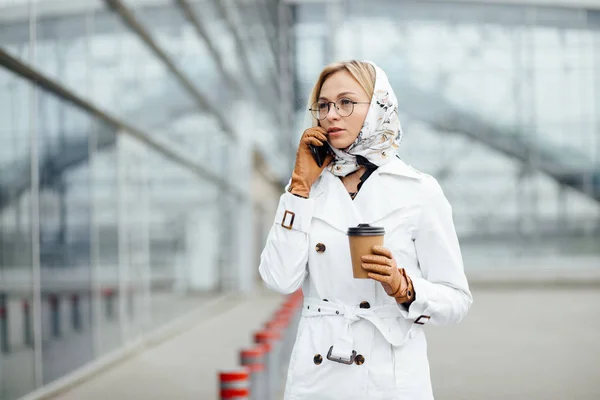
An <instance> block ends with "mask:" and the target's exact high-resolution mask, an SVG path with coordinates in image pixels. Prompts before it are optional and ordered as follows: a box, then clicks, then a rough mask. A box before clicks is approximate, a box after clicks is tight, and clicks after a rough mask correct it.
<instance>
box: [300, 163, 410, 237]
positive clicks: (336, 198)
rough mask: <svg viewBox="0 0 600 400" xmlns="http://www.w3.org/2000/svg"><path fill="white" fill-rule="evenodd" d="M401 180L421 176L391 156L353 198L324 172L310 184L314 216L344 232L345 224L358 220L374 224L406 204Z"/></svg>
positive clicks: (330, 174)
mask: <svg viewBox="0 0 600 400" xmlns="http://www.w3.org/2000/svg"><path fill="white" fill-rule="evenodd" d="M403 179H410V180H417V181H419V180H420V179H421V174H420V173H419V172H417V171H416V170H414V169H412V168H411V167H409V166H407V165H406V164H405V163H404V162H403V161H401V160H400V159H397V158H394V159H393V160H392V161H390V162H389V163H387V164H385V165H383V166H381V167H379V168H378V169H377V170H376V171H375V172H374V173H373V174H372V175H371V176H370V177H369V179H367V181H366V182H365V183H364V184H363V186H362V187H361V189H360V192H359V193H358V195H357V196H356V198H355V199H354V200H352V199H351V198H350V196H349V195H348V193H347V191H346V189H345V188H344V185H343V184H342V182H341V181H340V180H339V178H338V177H337V176H335V175H333V174H332V173H331V172H329V171H328V170H325V171H323V174H322V175H321V177H320V178H319V182H318V184H316V185H315V186H313V191H312V192H311V197H313V198H315V200H316V202H315V211H314V214H313V217H314V218H319V219H321V220H323V221H325V222H326V223H328V224H329V225H331V226H333V227H334V228H336V229H337V230H339V231H341V232H343V233H346V232H347V230H348V227H351V226H356V225H358V224H361V223H369V224H372V223H376V222H377V221H380V220H382V219H383V218H385V217H386V216H387V215H389V214H391V213H393V212H394V211H396V210H399V209H402V208H406V207H409V206H410V204H413V203H414V202H412V201H407V200H406V196H405V193H403V191H405V190H406V186H405V185H402V184H401V181H402V180H403Z"/></svg>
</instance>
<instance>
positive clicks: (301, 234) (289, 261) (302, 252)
mask: <svg viewBox="0 0 600 400" xmlns="http://www.w3.org/2000/svg"><path fill="white" fill-rule="evenodd" d="M313 209H314V199H310V198H309V199H303V198H301V197H297V196H294V195H293V194H291V193H289V192H287V191H286V192H285V193H284V194H283V195H282V196H281V198H280V199H279V206H278V207H277V213H276V214H275V221H274V222H273V226H272V227H271V230H270V231H269V235H268V237H267V243H266V244H265V247H264V249H263V251H262V254H261V256H260V265H259V267H258V271H259V273H260V276H261V278H262V279H263V281H264V282H265V283H266V285H267V286H268V287H269V288H271V289H273V290H275V291H277V292H280V293H283V294H288V293H293V292H295V291H296V290H297V289H298V288H300V286H301V285H302V283H303V282H304V278H306V275H307V274H308V271H307V262H308V233H309V229H310V224H311V220H312V215H313ZM286 211H288V213H287V214H286ZM291 213H293V223H291V221H292V219H291V218H292V214H291ZM284 217H285V221H284ZM290 224H291V225H292V226H291V229H288V228H287V227H285V226H289V225H290ZM284 225H285V226H284Z"/></svg>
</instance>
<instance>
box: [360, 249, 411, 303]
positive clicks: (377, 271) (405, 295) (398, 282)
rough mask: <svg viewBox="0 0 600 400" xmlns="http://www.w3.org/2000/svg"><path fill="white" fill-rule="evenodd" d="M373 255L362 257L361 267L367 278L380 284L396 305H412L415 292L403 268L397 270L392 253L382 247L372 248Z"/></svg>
mask: <svg viewBox="0 0 600 400" xmlns="http://www.w3.org/2000/svg"><path fill="white" fill-rule="evenodd" d="M371 251H372V252H373V254H372V255H371V254H369V255H365V256H362V267H363V269H365V270H366V271H368V276H369V278H371V279H374V280H376V281H378V282H381V285H382V286H383V289H384V290H385V292H386V293H387V294H388V295H389V296H391V297H394V298H395V299H396V301H397V302H398V303H402V304H406V303H412V301H413V300H414V298H415V292H414V288H413V284H412V281H411V279H410V278H409V277H408V275H406V271H405V270H404V268H398V266H397V265H396V260H394V257H393V255H392V252H391V251H390V250H388V249H386V248H385V247H383V246H373V248H372V249H371Z"/></svg>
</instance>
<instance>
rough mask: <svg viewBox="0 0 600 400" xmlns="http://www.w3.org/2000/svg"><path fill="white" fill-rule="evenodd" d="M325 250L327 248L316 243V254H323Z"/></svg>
mask: <svg viewBox="0 0 600 400" xmlns="http://www.w3.org/2000/svg"><path fill="white" fill-rule="evenodd" d="M325 249H327V248H326V247H325V245H324V244H323V243H317V245H316V246H315V250H317V253H323V252H325Z"/></svg>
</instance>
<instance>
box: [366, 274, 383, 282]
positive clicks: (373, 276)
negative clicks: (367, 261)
mask: <svg viewBox="0 0 600 400" xmlns="http://www.w3.org/2000/svg"><path fill="white" fill-rule="evenodd" d="M367 276H368V277H369V278H371V279H373V280H376V281H377V282H381V283H388V277H387V276H386V275H380V274H374V273H373V272H369V273H368V274H367Z"/></svg>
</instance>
